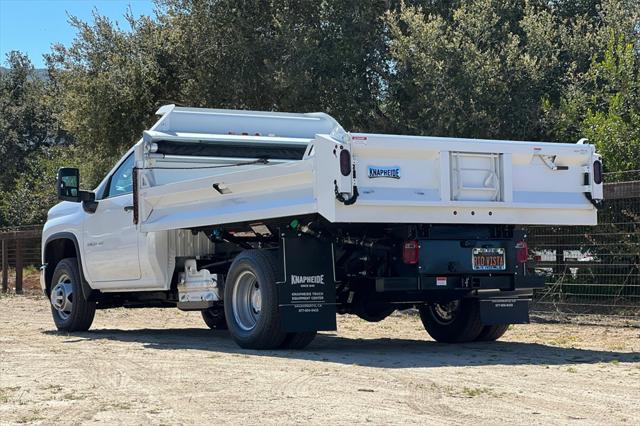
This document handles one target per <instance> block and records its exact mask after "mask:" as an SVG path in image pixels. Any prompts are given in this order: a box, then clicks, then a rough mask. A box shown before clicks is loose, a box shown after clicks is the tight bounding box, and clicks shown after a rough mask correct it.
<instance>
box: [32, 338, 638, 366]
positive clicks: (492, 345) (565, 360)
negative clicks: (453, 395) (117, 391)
mask: <svg viewBox="0 0 640 426" xmlns="http://www.w3.org/2000/svg"><path fill="white" fill-rule="evenodd" d="M44 333H46V334H50V335H62V334H61V333H58V332H56V331H45V332H44ZM65 336H68V335H66V334H65ZM72 336H73V337H76V339H71V340H66V341H65V342H64V343H65V344H70V345H72V344H75V343H79V342H84V341H88V340H89V341H92V340H96V341H97V340H107V341H108V340H111V341H118V342H129V343H139V344H142V345H143V346H144V347H145V348H148V349H156V350H181V349H183V350H184V349H189V350H199V351H205V352H209V353H228V354H240V355H251V356H261V357H267V358H270V357H271V358H284V359H298V360H309V361H318V362H332V363H339V364H350V365H353V364H355V365H361V366H367V367H379V368H419V367H443V366H452V367H456V366H487V365H570V364H594V363H618V362H640V353H637V352H631V353H629V352H615V351H599V350H591V349H578V348H565V347H557V346H550V345H545V344H540V343H526V342H508V341H496V342H474V343H464V344H453V345H450V344H442V343H437V342H434V341H431V340H411V339H394V338H376V339H354V338H347V337H342V336H338V335H335V334H330V333H320V334H318V337H316V339H315V340H314V341H313V343H312V344H311V345H309V346H308V347H307V348H306V349H304V350H266V351H256V350H247V349H242V348H240V347H238V346H237V345H236V344H235V343H234V342H233V340H232V339H231V337H230V336H229V333H228V332H226V331H211V330H208V329H201V328H187V329H138V330H114V329H98V330H94V331H90V332H84V333H74V334H73V335H72ZM69 337H71V336H69Z"/></svg>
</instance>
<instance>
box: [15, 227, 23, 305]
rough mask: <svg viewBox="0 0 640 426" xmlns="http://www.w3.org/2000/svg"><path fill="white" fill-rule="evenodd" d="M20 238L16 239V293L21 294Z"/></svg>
mask: <svg viewBox="0 0 640 426" xmlns="http://www.w3.org/2000/svg"><path fill="white" fill-rule="evenodd" d="M22 255H23V253H22V239H20V238H19V237H18V239H16V294H22V263H23V262H22Z"/></svg>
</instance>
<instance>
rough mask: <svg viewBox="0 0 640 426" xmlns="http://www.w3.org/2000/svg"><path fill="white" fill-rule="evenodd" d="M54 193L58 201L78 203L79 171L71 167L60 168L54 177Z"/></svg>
mask: <svg viewBox="0 0 640 426" xmlns="http://www.w3.org/2000/svg"><path fill="white" fill-rule="evenodd" d="M56 191H57V193H58V200H63V201H73V202H74V203H79V202H80V201H81V199H80V171H79V170H78V169H75V168H72V167H61V168H59V169H58V176H57V177H56Z"/></svg>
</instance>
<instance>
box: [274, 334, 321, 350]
mask: <svg viewBox="0 0 640 426" xmlns="http://www.w3.org/2000/svg"><path fill="white" fill-rule="evenodd" d="M316 334H318V332H317V331H303V332H299V333H287V336H286V337H285V338H284V341H283V342H282V345H280V347H281V348H282V349H304V348H306V347H307V346H309V344H310V343H311V342H313V339H315V338H316Z"/></svg>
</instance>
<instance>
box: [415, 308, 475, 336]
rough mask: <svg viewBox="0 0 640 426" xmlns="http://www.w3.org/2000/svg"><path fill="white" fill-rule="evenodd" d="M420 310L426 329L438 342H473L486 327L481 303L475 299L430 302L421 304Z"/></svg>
mask: <svg viewBox="0 0 640 426" xmlns="http://www.w3.org/2000/svg"><path fill="white" fill-rule="evenodd" d="M419 312H420V319H421V320H422V324H423V325H424V328H425V330H427V333H429V335H430V336H431V337H433V339H434V340H436V341H437V342H443V343H462V342H471V341H473V340H475V339H476V338H477V337H478V336H479V335H480V332H481V331H482V330H483V327H484V326H483V325H482V322H481V321H480V305H479V303H478V301H477V300H473V299H460V300H454V301H452V302H450V303H446V304H438V303H428V304H426V305H423V306H420V308H419Z"/></svg>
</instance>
